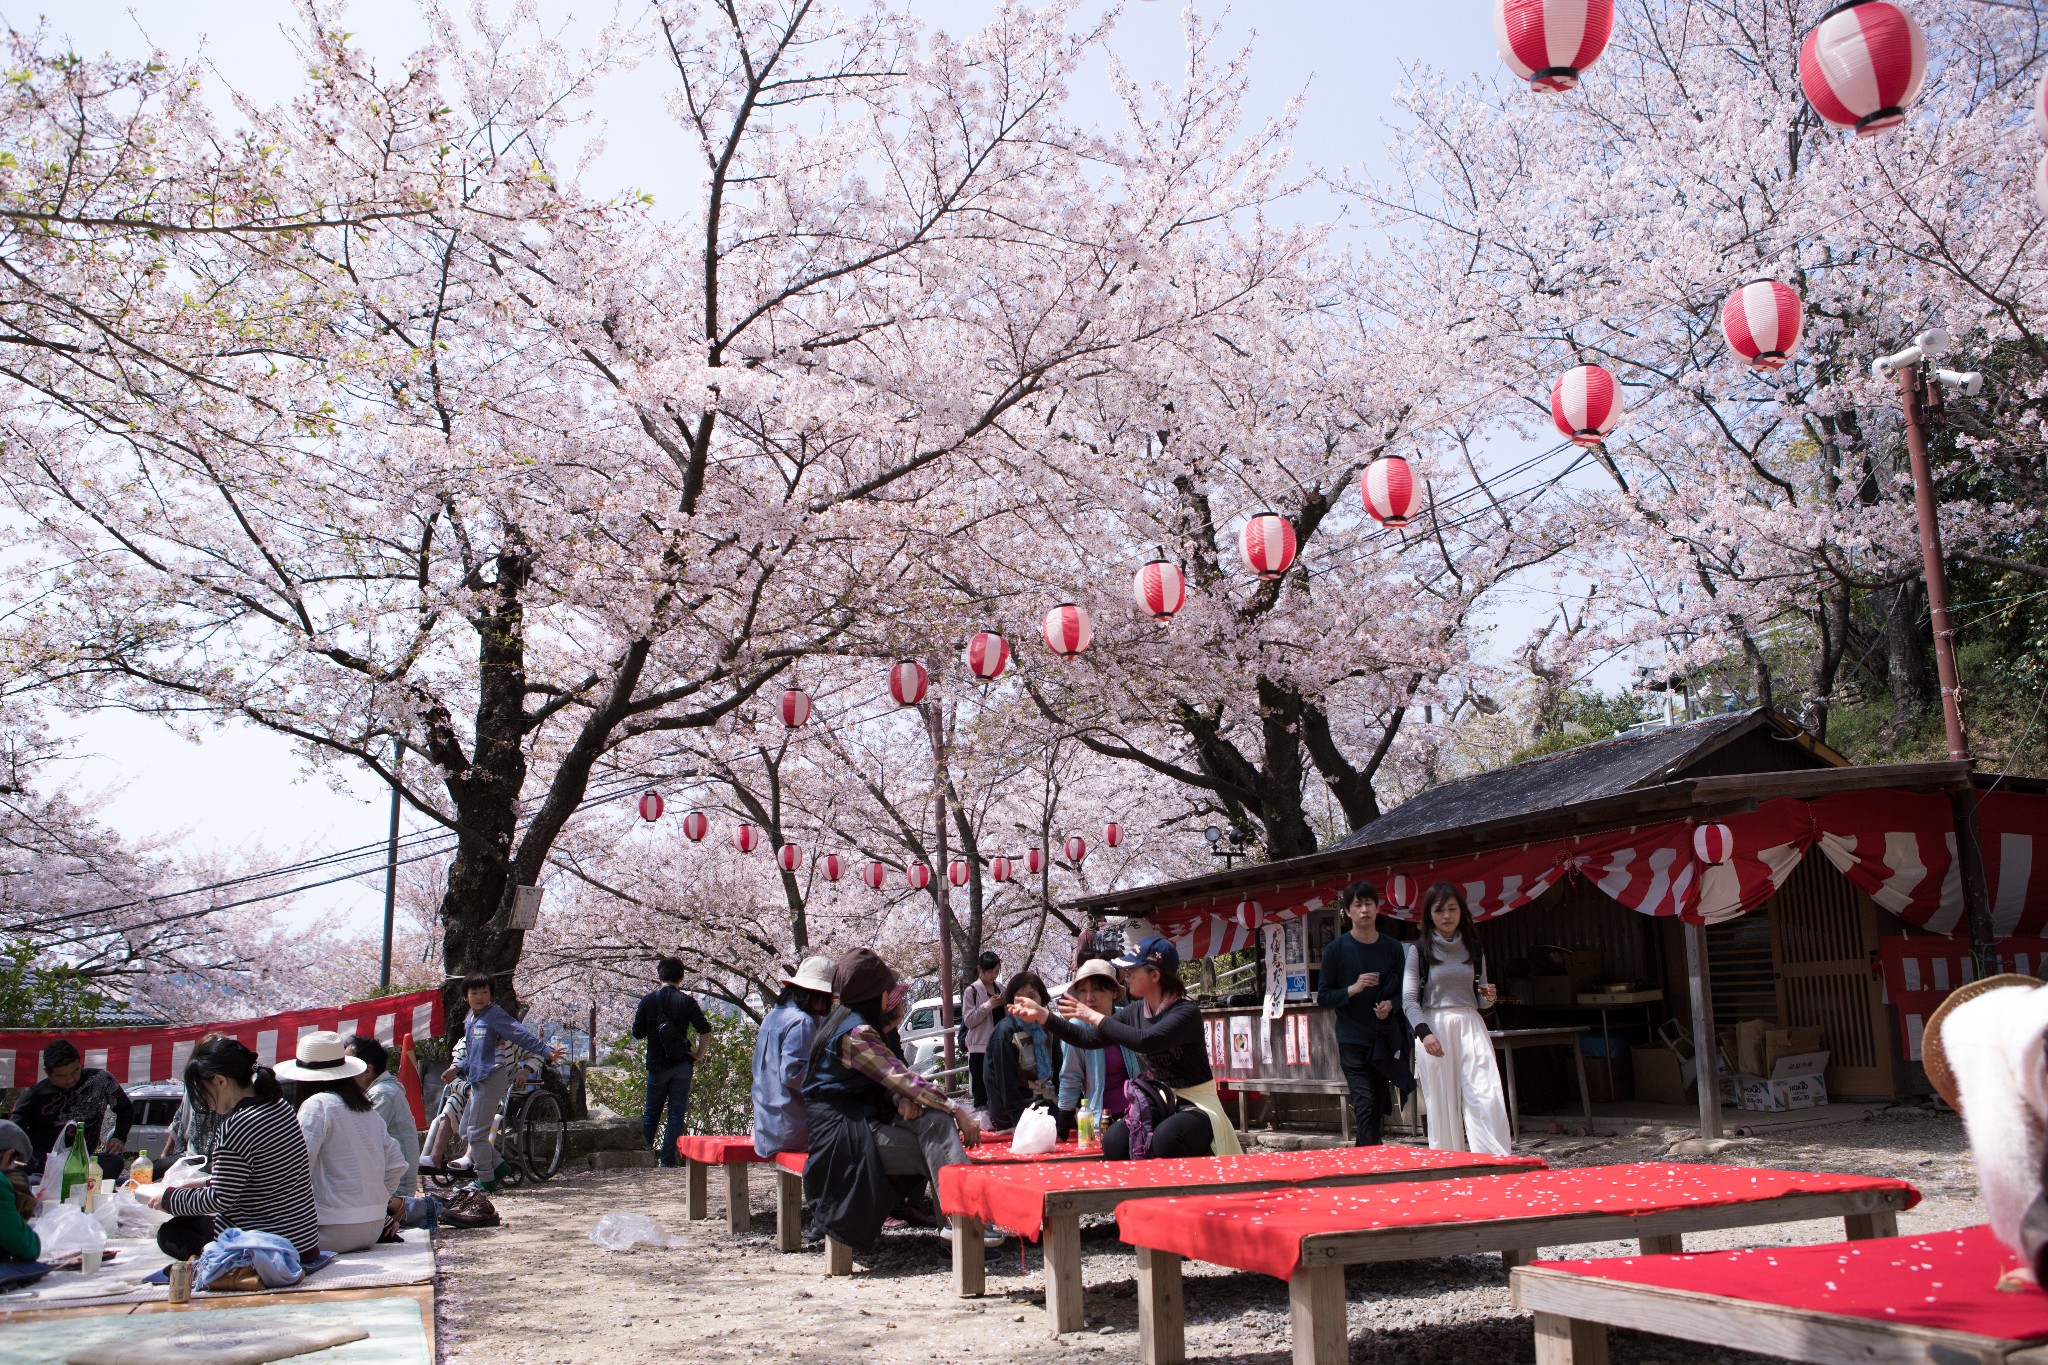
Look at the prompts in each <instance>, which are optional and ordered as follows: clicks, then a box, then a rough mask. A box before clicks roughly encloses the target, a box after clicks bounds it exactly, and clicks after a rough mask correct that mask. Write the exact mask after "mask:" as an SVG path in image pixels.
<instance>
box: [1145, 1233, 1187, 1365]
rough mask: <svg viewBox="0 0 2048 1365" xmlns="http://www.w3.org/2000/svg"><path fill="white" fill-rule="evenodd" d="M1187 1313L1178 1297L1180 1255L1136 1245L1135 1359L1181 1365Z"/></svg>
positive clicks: (1149, 1364)
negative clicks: (1136, 1352)
mask: <svg viewBox="0 0 2048 1365" xmlns="http://www.w3.org/2000/svg"><path fill="white" fill-rule="evenodd" d="M1187 1358H1188V1346H1187V1315H1186V1308H1185V1306H1184V1305H1183V1303H1182V1301H1181V1286H1180V1257H1178V1256H1176V1255H1174V1254H1173V1253H1172V1252H1170V1251H1154V1250H1153V1249H1152V1248H1151V1247H1139V1248H1138V1359H1139V1360H1141V1361H1143V1362H1144V1365H1185V1362H1186V1361H1187Z"/></svg>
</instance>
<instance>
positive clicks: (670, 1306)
mask: <svg viewBox="0 0 2048 1365" xmlns="http://www.w3.org/2000/svg"><path fill="white" fill-rule="evenodd" d="M1674 1136H1677V1135H1675V1134H1674ZM1665 1145H1666V1138H1665V1135H1663V1134H1658V1133H1650V1132H1647V1131H1643V1132H1633V1133H1628V1134H1625V1135H1623V1136H1621V1137H1618V1138H1615V1139H1612V1140H1609V1141H1604V1142H1602V1141H1592V1140H1583V1139H1551V1140H1549V1141H1548V1142H1547V1143H1539V1144H1538V1145H1535V1146H1533V1148H1532V1149H1533V1150H1535V1151H1537V1152H1539V1153H1541V1154H1542V1155H1544V1156H1545V1157H1547V1158H1548V1159H1549V1160H1550V1161H1551V1162H1552V1164H1554V1165H1559V1166H1582V1165H1597V1164H1603V1163H1607V1162H1613V1161H1629V1160H1642V1159H1646V1158H1650V1157H1656V1156H1660V1155H1661V1154H1662V1151H1663V1148H1664V1147H1665ZM1714 1159H1715V1160H1718V1161H1721V1162H1725V1163H1730V1164H1740V1165H1758V1166H1777V1167H1786V1168H1801V1169H1808V1170H1837V1171H1855V1172H1862V1173H1867V1174H1872V1175H1890V1176H1898V1177H1901V1178H1904V1179H1907V1180H1910V1181H1912V1182H1913V1183H1914V1184H1915V1185H1917V1186H1918V1187H1919V1188H1920V1190H1921V1191H1922V1193H1923V1194H1924V1195H1925V1196H1926V1199H1925V1202H1923V1203H1922V1204H1921V1205H1920V1207H1919V1208H1917V1209H1915V1210H1913V1211H1912V1212H1911V1213H1908V1214H1906V1215H1904V1216H1903V1217H1902V1218H1901V1219H1900V1230H1901V1231H1902V1232H1912V1231H1922V1230H1929V1229H1935V1228H1950V1227H1959V1226H1962V1225H1964V1224H1966V1223H1970V1222H1976V1221H1981V1220H1982V1218H1983V1207H1982V1205H1981V1203H1980V1202H1979V1201H1978V1199H1977V1191H1976V1179H1975V1175H1974V1173H1973V1171H1972V1168H1971V1165H1970V1159H1969V1152H1968V1146H1967V1143H1966V1142H1965V1140H1964V1138H1963V1133H1962V1127H1961V1124H1960V1122H1959V1121H1957V1120H1955V1119H1953V1118H1945V1117H1944V1118H1936V1117H1923V1116H1915V1115H1903V1114H1887V1115H1882V1116H1880V1117H1877V1118H1874V1119H1871V1120H1869V1121H1866V1122H1861V1123H1854V1124H1844V1125H1839V1126H1834V1127H1822V1128H1810V1129H1797V1130H1793V1131H1792V1132H1789V1133H1785V1134H1782V1135H1780V1136H1777V1137H1773V1138H1769V1139H1765V1140H1761V1141H1758V1142H1756V1143H1754V1144H1753V1145H1742V1146H1737V1147H1733V1148H1730V1149H1728V1150H1726V1151H1724V1152H1722V1153H1720V1154H1719V1155H1718V1156H1716V1157H1715V1158H1714ZM723 1199H724V1194H723V1186H722V1184H721V1183H720V1182H717V1181H714V1182H713V1189H712V1195H711V1210H712V1213H713V1215H714V1216H713V1218H712V1219H711V1220H710V1221H708V1222H702V1223H695V1224H691V1223H687V1222H685V1220H684V1218H683V1183H682V1175H681V1173H680V1172H672V1171H647V1170H635V1171H617V1172H606V1173H601V1174H591V1175H577V1176H570V1177H565V1178H562V1179H558V1180H556V1181H555V1182H553V1183H552V1184H550V1185H547V1186H544V1187H542V1188H541V1189H539V1190H537V1191H531V1192H529V1191H518V1192H514V1193H511V1194H508V1195H506V1196H505V1197H504V1198H502V1199H501V1200H500V1201H499V1209H500V1211H501V1212H502V1214H503V1215H504V1218H505V1226H504V1227H502V1228H495V1229H490V1230H486V1231H474V1232H458V1233H451V1234H448V1235H447V1236H445V1237H444V1238H443V1239H442V1244H441V1245H442V1258H441V1264H442V1285H441V1313H440V1322H441V1338H440V1340H441V1345H442V1352H443V1357H444V1359H446V1360H447V1361H449V1362H456V1363H460V1365H484V1363H485V1362H500V1361H506V1362H534V1365H554V1363H556V1362H559V1363H560V1365H571V1363H572V1362H574V1363H576V1365H581V1362H600V1363H601V1365H612V1362H617V1365H627V1362H636V1361H640V1360H646V1359H650V1358H652V1356H653V1354H654V1352H656V1351H662V1352H670V1351H676V1352H681V1353H682V1354H683V1357H684V1358H686V1359H689V1360H691V1361H702V1362H727V1361H731V1362H746V1363H747V1365H763V1363H764V1362H775V1361H806V1362H811V1361H817V1362H836V1361H861V1362H876V1363H878V1365H926V1362H933V1361H949V1360H970V1359H971V1360H973V1361H976V1362H978V1365H1026V1363H1027V1362H1030V1363H1031V1365H1037V1362H1043V1361H1046V1360H1049V1359H1066V1360H1091V1361H1095V1360H1100V1361H1128V1360H1135V1359H1136V1357H1137V1346H1138V1338H1137V1306H1136V1296H1135V1295H1136V1291H1135V1283H1134V1266H1133V1262H1132V1259H1131V1257H1130V1255H1129V1253H1128V1252H1127V1251H1125V1250H1124V1249H1123V1248H1122V1247H1121V1246H1120V1244H1119V1243H1118V1242H1117V1240H1116V1234H1115V1229H1114V1227H1113V1226H1112V1225H1110V1224H1109V1223H1108V1222H1106V1221H1105V1222H1102V1223H1100V1224H1098V1225H1095V1226H1092V1227H1088V1228H1084V1230H1083V1248H1084V1265H1083V1273H1084V1277H1085V1282H1086V1284H1087V1286H1088V1315H1089V1324H1088V1330H1086V1331H1084V1332H1082V1333H1079V1334H1077V1335H1074V1336H1071V1337H1069V1338H1066V1339H1065V1340H1063V1341H1059V1342H1055V1341H1054V1340H1053V1339H1051V1338H1050V1337H1048V1336H1047V1335H1046V1333H1045V1328H1044V1314H1043V1311H1042V1309H1041V1308H1040V1307H1039V1306H1038V1305H1040V1304H1042V1303H1043V1301H1044V1299H1043V1295H1044V1290H1043V1281H1042V1279H1041V1278H1040V1264H1039V1258H1038V1249H1037V1248H1036V1247H1035V1246H1032V1247H1028V1248H1027V1249H1026V1251H1025V1256H1024V1261H1025V1268H1024V1269H1022V1270H1021V1271H1020V1267H1019V1261H1018V1250H1017V1244H1016V1243H1015V1242H1011V1243H1010V1244H1008V1245H1007V1246H1005V1247H1004V1248H1002V1249H1001V1250H998V1251H992V1252H991V1253H990V1254H989V1293H988V1296H987V1297H985V1298H982V1299H979V1300H961V1299H958V1298H955V1297H954V1296H953V1292H952V1285H951V1262H950V1259H949V1252H948V1248H947V1245H946V1243H945V1242H944V1241H942V1240H941V1239H940V1238H939V1237H938V1236H937V1235H936V1234H934V1233H924V1232H907V1231H893V1232H890V1233H887V1234H885V1235H884V1238H883V1241H882V1246H881V1247H880V1248H879V1249H878V1251H877V1254H876V1256H875V1257H874V1259H873V1261H872V1262H870V1263H868V1264H865V1265H863V1266H862V1268H861V1270H860V1273H858V1274H856V1275H855V1276H854V1277H852V1278H851V1279H840V1280H827V1279H826V1278H825V1277H824V1274H823V1258H822V1254H821V1253H820V1252H818V1251H816V1250H815V1249H812V1250H807V1251H805V1252H803V1253H801V1254H795V1255H784V1254H781V1253H778V1252H777V1251H776V1250H775V1243H774V1235H773V1219H774V1187H773V1182H772V1179H771V1177H770V1176H769V1174H768V1173H767V1171H766V1170H765V1169H764V1168H758V1167H757V1168H756V1169H755V1172H754V1182H753V1210H754V1219H755V1228H756V1231H755V1232H753V1233H752V1234H751V1235H749V1236H746V1237H731V1236H728V1235H727V1234H726V1232H725V1224H724V1203H723ZM609 1209H635V1210H639V1211H641V1212H644V1213H647V1214H649V1215H651V1216H652V1217H653V1218H654V1219H655V1220H656V1221H657V1222H659V1223H660V1224H661V1225H662V1226H663V1228H665V1229H666V1230H668V1231H670V1232H672V1233H673V1232H679V1231H680V1232H684V1233H685V1234H686V1235H687V1236H688V1238H689V1241H688V1243H687V1245H685V1246H682V1247H678V1248H674V1249H671V1250H667V1251H648V1250H645V1249H641V1250H636V1251H633V1252H631V1253H627V1254H616V1253H612V1252H607V1251H602V1250H600V1249H599V1248H597V1247H596V1246H594V1245H593V1244H592V1243H591V1241H590V1239H589V1232H590V1227H591V1224H593V1223H594V1222H596V1220H597V1217H598V1215H599V1214H601V1213H603V1212H605V1211H606V1210H609ZM1841 1235H1842V1234H1841V1223H1840V1222H1839V1221H1838V1220H1837V1221H1831V1222H1826V1223H1795V1224H1788V1225H1785V1226H1783V1227H1780V1228H1774V1229H1769V1230H1762V1229H1752V1230H1748V1231H1746V1232H1744V1231H1738V1232H1729V1233H1722V1234H1711V1235H1707V1236H1703V1237H1699V1238H1695V1239H1688V1247H1689V1249H1693V1248H1696V1249H1700V1250H1705V1249H1709V1248H1712V1247H1718V1246H1742V1245H1757V1244H1762V1243H1767V1242H1775V1243H1780V1244H1787V1243H1796V1242H1821V1241H1833V1240H1836V1239H1838V1238H1840V1236H1841ZM1633 1250H1634V1246H1633V1244H1625V1243H1614V1242H1609V1243H1601V1244H1597V1245H1594V1246H1590V1247H1584V1248H1571V1249H1569V1253H1568V1254H1572V1255H1622V1254H1627V1253H1630V1252H1632V1251H1633ZM1551 1254H1552V1255H1559V1254H1567V1251H1566V1249H1565V1248H1555V1249H1552V1250H1551ZM1187 1272H1188V1285H1187V1303H1188V1315H1189V1322H1188V1353H1189V1357H1190V1359H1191V1360H1196V1361H1204V1362H1219V1363H1220V1362H1224V1361H1231V1362H1256V1365H1285V1363H1286V1362H1287V1361H1288V1360H1289V1358H1290V1357H1289V1354H1288V1344H1287V1343H1288V1333H1287V1290H1286V1286H1285V1285H1284V1284H1282V1283H1281V1282H1280V1281H1278V1280H1272V1279H1267V1278H1265V1277H1262V1276H1255V1275H1242V1274H1235V1273H1231V1272H1226V1271H1222V1270H1219V1269H1217V1268H1216V1267H1213V1266H1203V1265H1195V1264H1190V1265H1189V1266H1188V1267H1187ZM1346 1287H1347V1293H1348V1298H1349V1304H1350V1328H1351V1338H1352V1346H1351V1358H1352V1360H1353V1361H1354V1362H1374V1365H1379V1363H1380V1362H1385V1363H1386V1365H1395V1362H1399V1365H1466V1362H1483V1363H1484V1365H1508V1362H1518V1361H1530V1360H1533V1359H1534V1347H1533V1342H1532V1337H1531V1333H1530V1328H1529V1323H1528V1320H1527V1318H1525V1317H1523V1316H1521V1315H1519V1314H1516V1313H1515V1312H1514V1311H1513V1310H1512V1309H1511V1308H1510V1307H1509V1306H1508V1295H1507V1277H1506V1275H1505V1274H1504V1273H1502V1271H1501V1269H1500V1263H1499V1260H1498V1258H1496V1257H1454V1258H1449V1259H1444V1260H1434V1261H1418V1262H1411V1263H1406V1264H1397V1265H1387V1266H1375V1267H1363V1268H1359V1269H1355V1270H1353V1271H1352V1272H1351V1274H1350V1276H1349V1277H1348V1279H1347V1286H1346ZM1613 1358H1614V1361H1615V1365H1708V1363H1709V1362H1715V1363H1717V1365H1718V1363H1719V1362H1731V1363H1732V1362H1749V1361H1753V1360H1755V1359H1757V1358H1756V1357H1750V1356H1743V1355H1738V1354H1736V1353H1733V1352H1727V1351H1719V1350H1712V1349H1707V1348H1701V1347H1693V1346H1688V1345H1685V1344H1683V1343H1679V1342H1674V1341H1671V1340H1668V1339H1665V1338H1656V1337H1645V1336H1638V1335H1633V1334H1628V1333H1616V1334H1615V1341H1614V1352H1613Z"/></svg>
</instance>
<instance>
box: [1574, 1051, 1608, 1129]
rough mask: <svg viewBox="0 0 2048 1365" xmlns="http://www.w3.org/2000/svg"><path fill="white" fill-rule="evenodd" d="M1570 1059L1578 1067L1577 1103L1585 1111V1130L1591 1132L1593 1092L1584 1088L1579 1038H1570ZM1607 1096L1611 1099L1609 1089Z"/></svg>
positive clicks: (1584, 1057)
mask: <svg viewBox="0 0 2048 1365" xmlns="http://www.w3.org/2000/svg"><path fill="white" fill-rule="evenodd" d="M1602 1038H1603V1040H1604V1038H1605V1035H1604V1034H1603V1035H1602ZM1601 1046H1602V1047H1605V1046H1606V1043H1605V1041H1603V1042H1602V1043H1601ZM1572 1061H1574V1062H1576V1063H1577V1064H1578V1068H1579V1104H1580V1106H1581V1107H1582V1108H1583V1109H1584V1110H1585V1113H1586V1131H1587V1132H1588V1133H1590V1132H1592V1131H1593V1092H1592V1091H1590V1090H1588V1089H1586V1054H1585V1053H1584V1052H1582V1051H1580V1049H1579V1040H1578V1039H1577V1038H1574V1039H1572ZM1608 1098H1610V1099H1611V1098H1613V1093H1612V1091H1611V1090H1610V1092H1609V1095H1608Z"/></svg>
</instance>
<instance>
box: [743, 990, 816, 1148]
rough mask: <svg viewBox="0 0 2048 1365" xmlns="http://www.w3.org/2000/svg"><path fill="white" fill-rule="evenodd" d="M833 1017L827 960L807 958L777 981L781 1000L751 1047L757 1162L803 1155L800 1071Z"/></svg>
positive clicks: (806, 1128) (807, 1133) (805, 1127)
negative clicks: (823, 1024)
mask: <svg viewBox="0 0 2048 1365" xmlns="http://www.w3.org/2000/svg"><path fill="white" fill-rule="evenodd" d="M831 1012H832V959H831V958H829V957H807V958H805V959H804V960H803V965H801V966H799V967H798V968H797V969H796V970H795V971H794V972H784V973H783V975H782V995H781V996H780V997H779V998H778V999H777V1000H776V1002H775V1008H774V1009H771V1010H769V1011H768V1014H767V1016H766V1017H765V1018H763V1019H762V1020H761V1035H760V1037H759V1038H758V1039H756V1040H755V1042H754V1150H755V1151H757V1152H759V1153H760V1154H761V1155H762V1156H774V1155H776V1154H777V1153H778V1152H807V1151H809V1150H810V1147H811V1128H810V1123H809V1121H808V1120H807V1119H806V1118H805V1117H804V1095H803V1089H804V1069H805V1067H806V1066H808V1065H809V1063H810V1059H811V1041H812V1039H813V1038H815V1037H816V1036H817V1032H818V1021H819V1020H820V1019H823V1018H824V1017H825V1016H826V1015H828V1014H830V1013H831Z"/></svg>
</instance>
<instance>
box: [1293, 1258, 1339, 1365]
mask: <svg viewBox="0 0 2048 1365" xmlns="http://www.w3.org/2000/svg"><path fill="white" fill-rule="evenodd" d="M1287 1310H1288V1318H1289V1320H1290V1322H1291V1323H1292V1325H1293V1328H1294V1365H1344V1363H1345V1362H1346V1361H1347V1360H1349V1359H1350V1358H1351V1333H1350V1331H1349V1329H1348V1328H1347V1327H1346V1325H1345V1322H1344V1267H1343V1266H1341V1265H1304V1266H1296V1267H1295V1270H1294V1277H1293V1278H1292V1279H1290V1280H1288V1281H1287Z"/></svg>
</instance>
